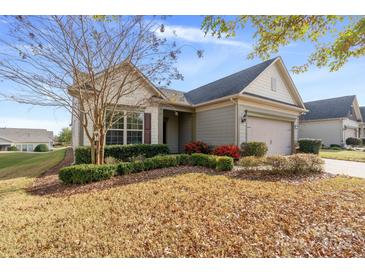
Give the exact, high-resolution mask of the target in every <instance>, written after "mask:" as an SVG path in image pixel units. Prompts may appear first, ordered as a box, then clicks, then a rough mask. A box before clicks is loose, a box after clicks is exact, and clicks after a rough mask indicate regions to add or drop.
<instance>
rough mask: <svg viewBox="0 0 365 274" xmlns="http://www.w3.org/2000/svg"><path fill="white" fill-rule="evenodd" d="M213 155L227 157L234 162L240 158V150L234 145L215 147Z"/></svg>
mask: <svg viewBox="0 0 365 274" xmlns="http://www.w3.org/2000/svg"><path fill="white" fill-rule="evenodd" d="M213 154H214V155H218V156H229V157H232V158H233V159H234V160H238V159H239V158H240V148H239V147H238V146H235V145H222V146H217V147H216V148H215V149H214V150H213Z"/></svg>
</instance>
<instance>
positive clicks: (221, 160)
mask: <svg viewBox="0 0 365 274" xmlns="http://www.w3.org/2000/svg"><path fill="white" fill-rule="evenodd" d="M216 169H217V170H218V171H228V170H232V169H233V158H232V157H228V156H218V157H216Z"/></svg>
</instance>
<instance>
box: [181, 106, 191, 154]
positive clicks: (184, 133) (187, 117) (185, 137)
mask: <svg viewBox="0 0 365 274" xmlns="http://www.w3.org/2000/svg"><path fill="white" fill-rule="evenodd" d="M192 140H193V116H192V114H191V113H186V112H180V113H179V150H180V151H184V145H185V144H187V143H190V142H191V141H192Z"/></svg>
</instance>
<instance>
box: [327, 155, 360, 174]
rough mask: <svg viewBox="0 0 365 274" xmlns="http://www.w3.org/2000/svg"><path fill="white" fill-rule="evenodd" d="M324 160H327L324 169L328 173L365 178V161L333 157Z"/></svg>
mask: <svg viewBox="0 0 365 274" xmlns="http://www.w3.org/2000/svg"><path fill="white" fill-rule="evenodd" d="M323 160H324V161H325V165H324V169H325V171H326V172H328V173H332V174H340V175H341V174H343V175H348V176H352V177H359V178H365V163H359V162H352V161H342V160H333V159H323Z"/></svg>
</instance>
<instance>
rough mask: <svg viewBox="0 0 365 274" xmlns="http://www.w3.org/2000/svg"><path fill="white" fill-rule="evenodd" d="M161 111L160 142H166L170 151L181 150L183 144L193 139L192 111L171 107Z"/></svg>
mask: <svg viewBox="0 0 365 274" xmlns="http://www.w3.org/2000/svg"><path fill="white" fill-rule="evenodd" d="M162 113H163V115H162V117H161V118H162V123H161V130H160V133H161V135H162V136H161V137H162V138H161V139H160V142H161V143H163V144H167V145H168V146H169V148H170V151H171V153H179V152H183V151H184V145H185V144H187V143H189V142H191V141H192V140H193V132H194V130H193V127H194V123H193V119H194V115H193V113H190V112H184V111H177V110H171V109H163V110H162Z"/></svg>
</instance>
